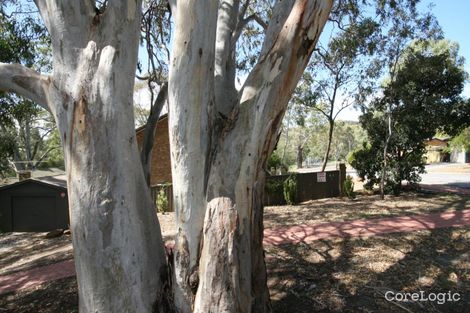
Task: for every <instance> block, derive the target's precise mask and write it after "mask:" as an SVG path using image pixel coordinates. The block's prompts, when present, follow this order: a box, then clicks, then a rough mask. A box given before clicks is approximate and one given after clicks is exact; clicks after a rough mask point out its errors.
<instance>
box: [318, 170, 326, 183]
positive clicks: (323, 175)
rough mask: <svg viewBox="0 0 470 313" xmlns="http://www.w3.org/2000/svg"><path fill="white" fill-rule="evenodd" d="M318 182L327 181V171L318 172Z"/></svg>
mask: <svg viewBox="0 0 470 313" xmlns="http://www.w3.org/2000/svg"><path fill="white" fill-rule="evenodd" d="M317 182H318V183H326V173H325V172H318V173H317Z"/></svg>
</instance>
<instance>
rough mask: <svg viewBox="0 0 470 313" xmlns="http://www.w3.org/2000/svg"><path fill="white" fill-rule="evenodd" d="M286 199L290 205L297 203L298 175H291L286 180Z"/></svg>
mask: <svg viewBox="0 0 470 313" xmlns="http://www.w3.org/2000/svg"><path fill="white" fill-rule="evenodd" d="M284 199H285V200H286V202H287V204H289V205H292V204H296V203H297V176H296V175H290V176H289V177H288V178H287V179H286V180H285V181H284Z"/></svg>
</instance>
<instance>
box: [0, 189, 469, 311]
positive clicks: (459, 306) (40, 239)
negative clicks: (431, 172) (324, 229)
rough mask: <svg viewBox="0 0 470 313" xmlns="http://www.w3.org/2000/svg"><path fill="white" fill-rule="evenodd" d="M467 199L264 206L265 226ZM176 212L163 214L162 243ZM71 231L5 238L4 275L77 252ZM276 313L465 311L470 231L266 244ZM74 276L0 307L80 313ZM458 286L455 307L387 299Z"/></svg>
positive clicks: (391, 212)
mask: <svg viewBox="0 0 470 313" xmlns="http://www.w3.org/2000/svg"><path fill="white" fill-rule="evenodd" d="M469 207H470V197H468V196H467V197H464V196H454V195H427V194H414V193H409V194H405V195H403V196H400V197H390V198H388V199H387V200H386V201H381V200H379V199H378V197H376V196H360V197H359V198H358V199H357V200H356V201H349V200H346V199H325V200H316V201H310V202H308V203H304V204H301V205H298V206H282V207H267V208H266V209H265V227H278V226H286V225H289V224H310V223H312V224H313V223H320V222H326V221H345V220H355V219H365V218H367V219H368V218H375V217H384V216H389V217H391V216H400V215H401V216H403V215H411V214H419V213H431V212H444V211H452V210H462V209H464V208H469ZM173 218H174V216H173V214H172V213H169V214H164V215H161V214H159V219H160V223H161V226H162V230H163V234H164V237H165V239H171V237H172V235H173V234H174V230H173V228H174V226H173V225H174V223H173ZM71 252H72V250H71V245H70V237H69V236H62V237H59V238H55V239H45V238H44V233H42V234H21V233H13V234H3V235H0V275H6V274H11V273H14V272H17V271H22V270H26V269H30V268H33V267H37V266H42V265H47V264H50V263H54V262H57V261H59V260H64V259H68V258H71V257H72V253H71ZM266 262H267V268H268V277H269V281H268V285H269V288H270V292H271V296H272V305H273V309H274V312H286V313H287V312H289V313H291V312H292V313H295V312H467V310H466V309H467V308H468V305H469V304H470V228H468V227H466V228H459V229H436V230H432V231H420V232H414V233H409V234H388V235H383V236H376V237H370V238H367V239H364V238H363V239H361V238H353V239H330V240H321V241H316V242H314V243H312V244H297V245H292V244H291V245H283V246H278V247H273V246H271V247H266ZM76 288H77V286H76V280H75V277H70V278H65V279H61V280H58V281H54V282H50V283H47V284H43V285H41V286H39V287H38V288H36V289H29V290H23V291H18V292H12V293H8V294H3V295H0V313H1V312H45V313H49V312H50V313H52V312H54V313H55V312H78V309H77V306H78V300H77V289H76ZM421 290H423V291H425V292H426V293H430V292H434V293H438V292H444V291H445V292H448V291H451V292H458V293H460V294H461V295H462V299H461V301H459V302H455V303H449V302H448V303H446V304H442V305H440V304H437V303H435V302H425V303H420V304H417V303H403V302H396V303H395V302H388V301H386V300H385V298H384V294H385V292H387V291H406V292H417V291H421Z"/></svg>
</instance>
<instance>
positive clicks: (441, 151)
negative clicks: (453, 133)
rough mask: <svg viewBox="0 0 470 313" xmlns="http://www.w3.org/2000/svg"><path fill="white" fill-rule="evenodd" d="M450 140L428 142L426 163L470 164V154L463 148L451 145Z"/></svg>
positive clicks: (438, 139) (442, 139)
mask: <svg viewBox="0 0 470 313" xmlns="http://www.w3.org/2000/svg"><path fill="white" fill-rule="evenodd" d="M449 142H450V138H432V139H430V140H427V141H426V155H425V157H426V162H427V163H439V162H451V163H470V153H469V152H467V151H465V149H464V148H463V147H453V146H450V145H449Z"/></svg>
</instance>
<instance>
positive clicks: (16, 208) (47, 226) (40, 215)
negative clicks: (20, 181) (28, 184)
mask: <svg viewBox="0 0 470 313" xmlns="http://www.w3.org/2000/svg"><path fill="white" fill-rule="evenodd" d="M55 204H56V201H55V197H13V198H12V203H11V210H12V217H13V231H18V232H23V231H49V230H53V229H55V228H56V221H55V220H56V214H55V212H56V210H55Z"/></svg>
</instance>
